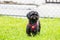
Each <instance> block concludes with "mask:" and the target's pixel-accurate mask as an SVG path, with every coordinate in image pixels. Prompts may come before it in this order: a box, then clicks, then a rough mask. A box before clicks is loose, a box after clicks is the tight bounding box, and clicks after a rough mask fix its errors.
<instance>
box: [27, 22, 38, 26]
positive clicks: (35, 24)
mask: <svg viewBox="0 0 60 40" xmlns="http://www.w3.org/2000/svg"><path fill="white" fill-rule="evenodd" d="M28 25H29V26H30V27H32V26H35V27H36V26H37V22H36V23H34V24H30V23H29V24H28Z"/></svg>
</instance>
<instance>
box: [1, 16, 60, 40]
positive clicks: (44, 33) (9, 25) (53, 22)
mask: <svg viewBox="0 0 60 40" xmlns="http://www.w3.org/2000/svg"><path fill="white" fill-rule="evenodd" d="M27 23H28V20H27V19H25V18H14V17H8V16H0V40H60V19H59V18H54V19H50V18H40V23H41V32H40V34H39V35H38V34H37V35H36V36H35V37H29V36H27V34H26V25H27Z"/></svg>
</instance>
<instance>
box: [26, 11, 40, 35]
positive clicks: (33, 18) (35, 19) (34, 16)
mask: <svg viewBox="0 0 60 40" xmlns="http://www.w3.org/2000/svg"><path fill="white" fill-rule="evenodd" d="M27 18H28V20H29V23H28V25H27V28H26V33H27V34H28V36H31V33H32V35H33V36H35V35H36V34H37V33H38V32H40V29H41V26H40V21H39V14H38V12H36V11H31V12H29V13H28V14H27ZM35 23H37V24H36V25H37V26H36V27H35V29H34V30H32V28H31V26H30V25H29V24H31V25H35Z"/></svg>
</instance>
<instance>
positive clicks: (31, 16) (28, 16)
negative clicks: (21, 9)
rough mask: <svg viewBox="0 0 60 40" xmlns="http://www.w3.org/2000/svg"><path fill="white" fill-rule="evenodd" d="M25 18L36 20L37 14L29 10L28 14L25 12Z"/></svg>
mask: <svg viewBox="0 0 60 40" xmlns="http://www.w3.org/2000/svg"><path fill="white" fill-rule="evenodd" d="M27 18H28V19H29V20H38V19H39V14H38V12H37V11H30V12H29V13H28V14H27Z"/></svg>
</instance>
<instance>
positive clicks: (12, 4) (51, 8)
mask: <svg viewBox="0 0 60 40" xmlns="http://www.w3.org/2000/svg"><path fill="white" fill-rule="evenodd" d="M32 10H34V11H38V12H39V15H40V17H52V18H54V17H58V18H60V0H0V14H3V15H11V16H12V15H15V16H21V17H22V16H23V17H25V16H26V14H27V13H28V12H29V11H32Z"/></svg>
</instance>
